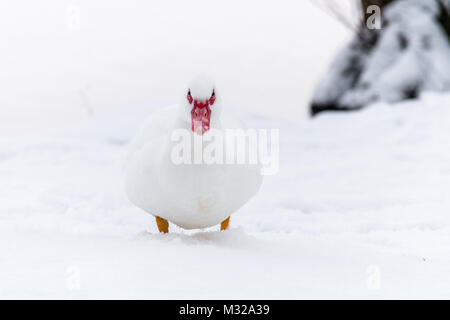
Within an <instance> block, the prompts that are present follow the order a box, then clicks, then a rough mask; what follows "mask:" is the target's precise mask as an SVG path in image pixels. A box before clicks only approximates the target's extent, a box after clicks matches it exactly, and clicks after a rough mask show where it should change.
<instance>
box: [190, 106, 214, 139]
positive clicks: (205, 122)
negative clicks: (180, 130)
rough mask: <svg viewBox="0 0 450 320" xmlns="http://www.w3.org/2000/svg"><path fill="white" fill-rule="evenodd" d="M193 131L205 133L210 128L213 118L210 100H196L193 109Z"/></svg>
mask: <svg viewBox="0 0 450 320" xmlns="http://www.w3.org/2000/svg"><path fill="white" fill-rule="evenodd" d="M191 118H192V131H193V132H195V133H197V134H199V135H203V134H204V133H205V132H207V131H208V130H209V126H210V120H211V109H210V107H209V101H208V100H204V101H201V100H194V107H193V108H192V111H191Z"/></svg>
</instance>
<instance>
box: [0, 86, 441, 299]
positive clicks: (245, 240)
mask: <svg viewBox="0 0 450 320" xmlns="http://www.w3.org/2000/svg"><path fill="white" fill-rule="evenodd" d="M449 105H450V95H448V94H445V95H444V94H431V93H429V94H425V95H423V96H422V97H421V98H420V100H417V101H408V102H404V103H400V104H396V105H387V104H379V105H374V106H371V107H369V108H367V109H365V110H363V111H357V112H352V113H345V114H334V113H330V114H327V113H323V114H321V115H319V116H318V117H316V118H315V119H313V120H309V121H305V122H303V123H301V124H294V123H290V122H288V121H286V120H279V119H275V118H268V117H266V116H261V115H259V114H253V113H248V112H245V111H242V110H241V109H240V108H235V109H234V110H235V113H237V114H239V115H240V117H241V118H243V119H244V120H245V121H246V122H247V125H248V126H249V127H261V128H280V130H281V131H280V139H281V141H280V143H281V145H280V148H281V149H280V150H281V151H280V152H281V154H280V171H279V173H278V174H277V175H274V176H269V177H266V178H265V181H264V184H263V186H262V189H261V191H260V193H259V194H258V195H257V196H256V197H255V198H254V199H252V200H251V201H250V202H249V203H248V204H247V205H246V206H244V207H243V208H242V209H241V210H240V211H239V212H237V213H236V214H235V215H233V218H232V221H231V229H230V230H229V231H227V232H219V231H218V227H214V228H210V229H207V230H195V231H184V230H182V229H179V228H177V227H175V226H171V233H170V234H168V235H162V234H159V233H157V228H156V225H155V223H154V219H153V217H152V216H150V215H148V214H146V213H144V212H143V211H141V210H139V209H138V208H136V207H134V206H133V205H132V204H131V203H130V202H129V201H128V200H127V199H126V196H125V193H124V191H123V186H122V163H123V158H124V155H125V153H126V148H127V143H128V141H129V140H130V138H131V137H132V136H133V135H134V133H135V131H136V130H137V128H138V127H139V126H140V124H141V122H142V119H143V118H144V117H145V116H146V115H147V114H148V113H149V112H151V110H154V109H155V108H156V104H152V103H142V104H135V105H124V106H123V107H119V108H116V109H114V110H110V111H108V112H106V113H104V114H103V115H99V116H96V117H93V118H91V119H89V120H87V121H84V122H83V123H79V124H74V125H73V126H72V127H71V128H68V129H59V130H51V131H48V132H47V133H41V134H35V135H33V136H23V137H8V138H6V137H0V177H1V179H0V194H2V195H3V197H2V201H1V202H0V234H1V241H0V252H1V255H0V283H1V286H0V298H63V299H78V298H156V299H163V298H187V299H196V298H235V299H237V298H254V299H259V298H261V299H262V298H275V299H277V298H448V296H449V294H450V285H449V283H450V281H449V280H450V279H449V275H448V270H449V268H450V255H449V254H448V253H449V248H450V232H449V231H450V230H449V227H450V216H449V212H450V198H449V197H448V186H449V185H450V139H449V138H450V132H449V129H448V120H447V119H448V118H449V117H450V109H449ZM74 279H75V280H74Z"/></svg>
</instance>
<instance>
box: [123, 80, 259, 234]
mask: <svg viewBox="0 0 450 320" xmlns="http://www.w3.org/2000/svg"><path fill="white" fill-rule="evenodd" d="M177 129H182V130H184V131H183V132H186V133H187V134H186V136H187V137H189V138H190V139H191V140H190V141H191V142H192V141H194V139H195V138H196V139H199V138H200V139H201V140H202V141H204V142H206V141H211V139H212V133H211V132H213V131H214V132H216V133H217V132H218V133H224V132H225V130H227V131H229V130H228V129H245V127H244V126H243V124H242V123H241V122H240V121H238V120H237V119H236V118H234V117H232V116H229V115H228V114H227V113H225V112H224V110H222V101H221V98H220V95H219V92H218V90H217V88H216V87H215V85H214V82H213V81H212V80H211V79H210V78H209V77H207V76H198V77H196V78H195V79H193V80H192V81H191V82H190V84H189V86H188V87H187V88H186V92H185V95H184V96H183V101H182V103H180V104H179V105H176V106H172V107H167V108H164V109H161V110H159V111H157V112H155V113H153V114H152V115H151V116H150V117H149V118H148V119H147V121H146V122H145V123H144V126H143V127H142V128H141V130H140V131H139V133H138V134H137V136H136V137H135V138H134V140H133V142H132V143H131V146H130V151H129V154H128V157H127V159H126V162H125V189H126V193H127V195H128V198H129V199H130V200H131V202H133V203H134V204H135V205H136V206H138V207H139V208H141V209H143V210H145V211H147V212H148V213H150V214H152V215H154V216H155V217H156V223H157V226H158V229H159V231H160V232H163V233H167V232H168V231H169V222H168V221H170V222H172V223H174V224H176V225H178V226H180V227H182V228H184V229H198V228H206V227H210V226H214V225H217V224H219V223H220V224H221V230H226V229H227V228H228V225H229V221H230V215H231V214H233V213H234V212H236V211H237V210H238V209H239V208H241V207H242V206H243V205H244V204H245V203H246V202H247V201H248V200H249V199H250V198H252V197H253V196H254V195H255V194H256V193H257V191H258V190H259V188H260V186H261V183H262V175H261V173H260V166H259V165H258V164H248V163H247V164H229V163H227V162H226V161H225V162H224V163H225V164H220V163H212V164H206V163H201V164H197V163H195V164H190V163H187V162H186V163H181V164H180V163H178V162H177V161H173V152H174V151H173V150H174V148H176V145H177V144H178V145H179V144H180V142H179V141H173V140H174V139H173V136H172V134H173V133H174V132H180V131H177ZM224 137H225V136H224ZM218 141H220V140H218ZM226 141H227V139H226V138H224V140H223V141H222V143H223V145H224V146H226V143H227V142H226ZM189 143H190V142H189ZM192 145H193V143H192ZM207 145H208V144H207V143H204V144H203V146H202V151H203V150H204V149H205V148H207ZM246 148H247V150H246V151H245V152H248V145H247V146H246ZM188 149H189V150H193V147H192V149H191V144H188ZM193 152H195V151H193ZM223 152H224V159H227V158H226V153H227V152H230V151H229V149H227V147H225V148H224V151H223Z"/></svg>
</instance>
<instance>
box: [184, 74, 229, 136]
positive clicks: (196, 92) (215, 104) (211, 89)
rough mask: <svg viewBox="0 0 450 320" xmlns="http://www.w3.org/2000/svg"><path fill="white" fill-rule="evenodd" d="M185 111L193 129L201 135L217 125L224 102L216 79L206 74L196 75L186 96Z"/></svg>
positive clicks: (187, 89)
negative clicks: (215, 81) (216, 84)
mask: <svg viewBox="0 0 450 320" xmlns="http://www.w3.org/2000/svg"><path fill="white" fill-rule="evenodd" d="M184 106H185V108H184V112H185V115H186V118H187V119H190V128H191V130H192V131H193V132H194V133H196V134H199V135H203V134H205V133H206V132H208V131H209V129H210V128H211V127H214V126H216V125H217V123H218V120H219V117H220V113H221V111H222V103H221V99H220V97H219V94H218V92H217V88H216V86H215V84H214V81H213V80H212V79H211V78H210V77H209V76H206V75H200V76H197V77H195V78H194V79H192V80H191V81H190V82H189V85H188V87H187V88H186V93H185V98H184Z"/></svg>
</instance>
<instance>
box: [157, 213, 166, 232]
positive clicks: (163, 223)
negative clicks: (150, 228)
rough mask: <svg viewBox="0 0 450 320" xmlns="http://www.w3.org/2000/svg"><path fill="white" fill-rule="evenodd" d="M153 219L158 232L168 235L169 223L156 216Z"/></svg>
mask: <svg viewBox="0 0 450 320" xmlns="http://www.w3.org/2000/svg"><path fill="white" fill-rule="evenodd" d="M155 218H156V225H157V226H158V230H159V232H161V233H168V232H169V222H168V221H167V220H166V219H163V218H161V217H158V216H155Z"/></svg>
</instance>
